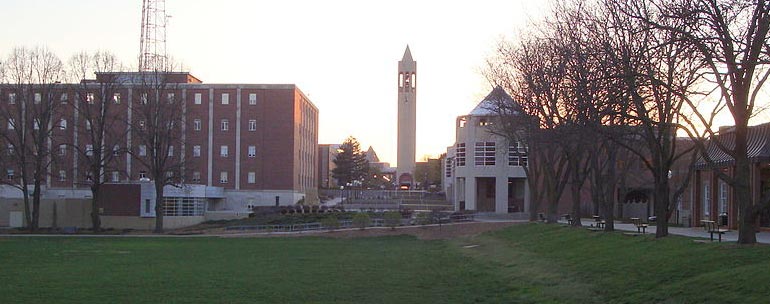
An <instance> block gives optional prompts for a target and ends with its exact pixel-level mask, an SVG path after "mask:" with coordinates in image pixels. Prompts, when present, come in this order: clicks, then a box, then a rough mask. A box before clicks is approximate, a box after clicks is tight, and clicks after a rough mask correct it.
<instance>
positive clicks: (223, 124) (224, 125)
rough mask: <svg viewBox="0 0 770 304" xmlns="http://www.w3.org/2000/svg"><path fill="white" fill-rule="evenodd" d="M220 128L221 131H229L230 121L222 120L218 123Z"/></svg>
mask: <svg viewBox="0 0 770 304" xmlns="http://www.w3.org/2000/svg"><path fill="white" fill-rule="evenodd" d="M220 125H221V127H222V131H227V130H230V121H229V120H227V119H222V122H221V123H220Z"/></svg>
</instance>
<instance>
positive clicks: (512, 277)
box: [455, 224, 770, 303]
mask: <svg viewBox="0 0 770 304" xmlns="http://www.w3.org/2000/svg"><path fill="white" fill-rule="evenodd" d="M455 242H457V243H458V245H462V244H469V243H473V244H476V245H480V246H478V247H475V248H473V249H472V250H468V251H467V252H466V254H467V255H469V256H471V257H474V258H475V259H477V260H486V261H489V262H491V263H493V264H495V265H498V267H496V269H497V270H498V271H496V273H497V274H498V275H502V276H504V277H506V279H507V280H508V281H509V282H511V284H510V285H511V286H512V287H514V288H517V289H519V290H520V291H519V292H518V293H519V294H520V295H524V297H525V298H528V299H531V300H533V301H535V302H553V303H565V302H570V303H766V302H767V301H768V299H770V283H768V282H770V247H769V246H764V245H758V246H752V247H737V246H736V245H734V244H732V245H731V244H726V243H696V242H694V240H693V239H692V238H685V237H678V236H671V237H667V238H664V239H660V240H656V239H654V238H653V236H652V235H647V236H636V237H631V236H624V235H622V234H621V233H619V232H618V233H602V232H589V231H587V230H585V229H571V228H566V227H563V226H554V225H544V224H529V225H521V226H517V227H514V228H511V229H506V230H503V231H498V232H494V233H491V234H487V235H482V236H478V237H475V238H472V239H467V240H458V241H455Z"/></svg>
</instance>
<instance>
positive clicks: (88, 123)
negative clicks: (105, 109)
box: [86, 120, 91, 130]
mask: <svg viewBox="0 0 770 304" xmlns="http://www.w3.org/2000/svg"><path fill="white" fill-rule="evenodd" d="M86 130H91V121H90V120H86Z"/></svg>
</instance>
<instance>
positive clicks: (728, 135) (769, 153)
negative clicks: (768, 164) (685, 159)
mask: <svg viewBox="0 0 770 304" xmlns="http://www.w3.org/2000/svg"><path fill="white" fill-rule="evenodd" d="M734 130H735V129H734V128H733V127H728V128H721V129H720V131H719V134H718V135H717V136H716V140H718V141H719V142H720V143H722V145H724V146H725V147H726V148H728V149H732V148H734V147H735V132H734ZM747 137H748V138H747V141H748V142H747V154H748V156H749V161H751V162H761V161H770V123H765V124H761V125H756V126H750V127H749V131H748V135H747ZM706 152H707V154H708V156H709V158H710V159H711V160H712V161H713V166H714V167H724V166H729V165H732V164H734V163H735V159H733V157H732V156H730V155H728V154H727V153H725V152H724V151H723V150H722V149H720V148H719V146H718V145H717V144H716V143H715V142H713V141H709V142H708V143H707V144H706ZM695 166H696V168H699V169H703V168H706V167H711V166H712V165H711V164H709V163H707V162H706V160H705V158H703V157H700V158H699V159H698V161H697V162H696V163H695Z"/></svg>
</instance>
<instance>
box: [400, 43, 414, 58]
mask: <svg viewBox="0 0 770 304" xmlns="http://www.w3.org/2000/svg"><path fill="white" fill-rule="evenodd" d="M401 61H404V62H406V61H414V60H413V59H412V52H410V51H409V45H408V44H407V45H406V50H405V51H404V57H403V58H401Z"/></svg>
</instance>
